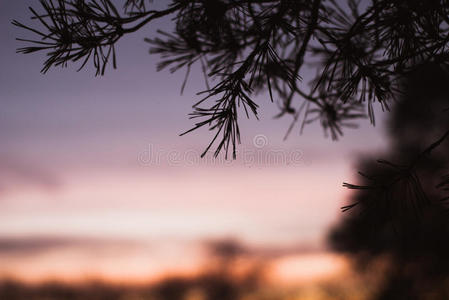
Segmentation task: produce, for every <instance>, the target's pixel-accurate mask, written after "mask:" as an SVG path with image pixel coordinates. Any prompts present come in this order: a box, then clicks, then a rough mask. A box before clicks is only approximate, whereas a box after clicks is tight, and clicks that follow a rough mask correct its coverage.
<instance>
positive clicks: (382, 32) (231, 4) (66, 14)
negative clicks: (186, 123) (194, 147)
mask: <svg viewBox="0 0 449 300" xmlns="http://www.w3.org/2000/svg"><path fill="white" fill-rule="evenodd" d="M116 2H118V1H114V2H113V1H111V0H41V1H40V4H41V10H35V9H33V8H30V10H31V14H32V19H33V20H34V21H35V22H37V23H36V24H35V25H33V27H30V26H29V25H25V24H24V23H21V22H18V21H13V24H14V25H16V26H19V27H21V28H23V29H26V30H27V31H29V32H31V33H32V34H33V35H35V36H36V38H34V39H33V38H30V39H19V40H21V41H24V42H29V43H31V44H32V45H31V46H25V47H23V48H20V49H18V52H20V53H32V52H37V51H42V52H46V53H47V56H48V58H47V60H46V61H45V63H44V67H43V69H42V72H44V73H45V72H47V71H48V70H49V69H50V68H51V67H54V66H63V67H64V66H66V65H67V64H68V63H69V62H78V61H79V64H80V68H83V67H84V66H85V65H86V64H87V63H89V61H91V62H92V63H93V65H94V67H95V68H96V74H97V75H100V74H104V72H105V70H106V67H107V65H108V64H110V63H112V65H113V67H114V68H115V67H116V59H115V50H114V49H115V48H114V46H115V44H116V43H117V42H118V41H119V40H120V38H121V37H122V36H124V35H126V34H130V33H133V32H135V31H137V30H139V29H140V28H142V27H143V26H147V25H149V24H150V23H151V22H152V21H153V20H155V19H158V18H162V17H169V16H171V17H172V18H173V19H172V20H173V22H174V23H175V29H174V31H173V32H171V33H167V32H162V31H159V35H158V36H156V37H152V38H148V39H146V41H147V42H148V43H150V44H151V50H150V52H151V53H156V54H160V55H161V57H162V60H161V62H160V63H159V65H158V69H159V70H161V69H164V68H169V69H170V71H171V72H176V71H177V70H179V69H185V71H186V79H185V81H184V83H183V84H182V89H183V88H184V86H185V84H186V81H187V77H188V75H189V73H190V69H191V66H192V65H193V64H195V63H197V64H200V65H201V67H202V69H203V72H204V76H205V79H206V86H207V88H206V90H205V91H203V92H202V93H200V94H201V95H203V96H202V97H203V98H202V99H200V100H199V101H198V102H196V103H195V104H194V106H193V108H194V111H193V113H192V114H191V118H193V119H196V120H198V121H197V123H196V124H195V126H194V127H193V128H192V129H191V130H189V131H187V132H190V131H192V130H195V129H197V128H199V127H203V126H207V127H209V129H210V130H212V131H214V135H213V138H212V141H211V143H210V144H209V145H208V146H207V147H206V150H205V151H204V153H203V155H204V154H205V153H206V152H207V151H208V150H209V149H210V148H211V147H212V146H213V145H215V147H216V151H215V155H218V154H219V153H220V151H222V150H224V151H225V153H226V155H227V154H228V151H229V150H231V152H232V154H233V157H235V150H236V144H237V143H239V142H240V131H239V124H238V116H239V114H241V113H242V112H243V113H244V114H246V116H247V117H249V116H250V115H253V116H255V117H256V118H257V109H258V104H257V103H255V101H254V100H253V95H254V93H256V92H258V91H268V93H269V95H270V98H271V101H272V102H276V103H277V104H278V106H279V109H280V112H279V115H278V117H281V116H284V115H291V116H292V118H293V122H292V126H291V127H290V128H289V129H288V131H287V135H288V134H289V133H290V131H291V130H292V129H293V128H294V125H295V124H297V123H299V124H300V126H299V127H300V130H301V131H302V130H303V128H304V126H305V125H306V124H309V123H311V122H314V121H319V122H320V123H321V125H322V127H323V128H324V131H325V133H326V134H328V133H329V134H330V135H331V137H332V139H337V138H338V137H339V136H341V135H343V131H342V129H343V127H354V126H356V124H355V123H353V121H354V120H356V119H360V118H363V117H364V116H365V115H366V114H365V113H364V111H365V108H367V111H368V116H369V117H370V119H371V122H372V123H374V112H373V104H374V103H375V102H378V103H380V105H381V106H382V108H384V109H388V108H389V106H390V104H389V103H390V100H391V99H393V97H394V96H395V95H396V93H397V92H398V89H399V88H398V86H399V84H398V83H399V82H400V80H401V78H403V76H404V75H406V74H408V73H409V72H410V71H411V70H413V67H414V66H415V65H416V64H417V63H422V62H429V61H432V62H434V63H435V64H438V65H440V66H446V65H447V64H448V62H449V57H448V52H447V45H448V39H449V35H448V30H449V18H448V15H449V2H448V1H447V0H421V1H420V0H412V1H411V0H395V1H391V0H372V1H366V2H362V1H360V0H347V1H337V0H313V1H310V0H276V1H274V0H172V1H167V3H168V4H167V7H166V9H164V10H154V9H153V7H152V5H153V4H152V1H145V0H126V1H123V2H122V3H121V4H120V5H117V4H116ZM306 63H308V64H309V65H310V66H312V67H314V68H316V71H317V72H316V76H314V78H312V79H311V80H310V82H308V84H306V83H304V82H302V81H301V75H304V65H305V64H306ZM209 79H217V80H218V84H216V85H213V86H209V84H208V81H209Z"/></svg>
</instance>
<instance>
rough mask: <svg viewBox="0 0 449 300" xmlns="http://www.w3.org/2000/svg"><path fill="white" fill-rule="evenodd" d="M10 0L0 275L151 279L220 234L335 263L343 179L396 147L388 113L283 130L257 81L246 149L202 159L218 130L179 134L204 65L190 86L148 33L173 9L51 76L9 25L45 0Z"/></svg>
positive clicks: (0, 173)
mask: <svg viewBox="0 0 449 300" xmlns="http://www.w3.org/2000/svg"><path fill="white" fill-rule="evenodd" d="M0 3H1V4H0V8H1V9H0V31H1V34H0V44H1V47H0V59H1V66H2V67H1V69H0V102H1V109H0V141H1V144H0V145H1V146H0V276H17V277H19V278H23V279H27V280H39V279H43V278H44V279H45V278H47V277H48V278H51V277H61V278H65V277H67V278H81V277H83V276H105V277H108V278H109V277H110V278H113V279H123V278H135V279H136V280H137V279H139V280H144V279H145V278H150V277H151V276H153V277H157V276H160V275H161V274H164V273H169V272H175V271H176V272H178V271H186V272H188V271H189V270H193V269H195V266H196V265H197V264H198V259H197V258H198V257H200V254H198V253H200V251H201V249H200V248H201V245H202V243H203V242H204V241H207V240H210V239H220V238H235V239H238V240H240V241H242V242H243V243H245V244H248V245H251V246H252V247H256V248H258V249H266V248H270V249H278V250H279V251H280V250H282V249H289V250H288V251H285V252H286V253H287V254H286V255H294V256H295V257H298V261H299V262H298V264H299V266H300V265H301V263H300V262H301V260H300V257H301V255H303V256H305V255H308V257H309V258H310V257H311V255H312V256H313V255H316V257H315V258H314V259H312V260H308V261H309V262H310V261H312V264H313V262H315V265H314V266H315V268H317V269H318V273H319V272H320V270H319V269H320V268H328V267H329V264H332V260H331V258H329V257H330V256H329V255H331V254H328V253H327V252H326V249H325V247H324V238H325V235H326V232H327V230H328V228H329V226H330V225H331V224H333V223H335V221H336V220H337V219H338V218H339V217H340V216H341V213H340V210H339V207H340V206H342V204H343V203H344V201H345V199H346V198H345V196H346V195H347V194H348V192H347V191H345V190H344V189H343V187H342V182H343V181H350V180H351V179H354V178H355V175H356V174H357V170H356V169H354V163H355V162H356V160H357V157H358V156H359V155H360V154H363V153H373V152H376V151H380V150H382V149H384V148H385V146H386V141H385V139H384V138H383V133H382V132H383V130H382V127H381V126H376V127H372V126H371V125H370V124H369V121H368V120H366V121H363V122H362V124H361V126H360V128H359V129H357V130H352V129H348V130H346V131H345V136H344V137H343V138H342V139H341V140H339V141H337V142H334V141H332V140H331V139H330V138H325V137H324V136H323V132H322V129H321V127H320V126H319V125H318V124H314V125H311V126H309V127H306V128H305V131H304V133H303V134H302V135H299V128H298V126H297V127H295V129H294V130H293V132H292V134H291V135H290V136H289V138H288V139H287V140H286V141H284V140H283V137H284V135H285V133H286V131H287V129H288V126H289V125H290V122H291V118H290V117H284V118H282V119H273V117H274V116H275V115H276V114H277V112H278V108H277V106H276V104H275V103H271V102H270V100H269V97H268V95H266V94H260V95H258V96H257V102H258V104H259V105H260V106H261V109H260V120H259V121H257V120H255V119H254V118H253V119H250V120H246V119H245V118H244V117H243V115H244V114H241V116H242V118H241V123H240V124H241V132H242V144H241V145H240V146H238V150H239V156H238V158H237V160H236V161H224V160H223V159H222V158H221V159H219V160H214V159H213V158H212V154H208V155H207V156H206V158H204V159H200V158H199V155H200V154H201V152H202V150H203V149H204V148H205V147H206V146H207V144H208V142H209V140H210V138H211V137H212V133H211V132H208V131H207V130H199V131H195V132H193V133H190V134H188V135H186V136H182V137H180V136H179V134H180V133H182V132H183V131H185V130H187V129H190V128H191V127H192V126H193V124H194V123H193V121H192V120H189V119H188V114H189V113H190V112H191V110H192V107H191V106H192V104H193V103H195V102H196V101H197V100H198V99H199V98H198V97H199V96H197V95H196V93H197V92H199V91H202V90H204V89H205V86H204V82H203V77H202V74H201V73H200V72H199V69H198V68H195V69H194V71H192V75H191V77H190V78H189V81H188V83H187V87H186V90H185V91H184V94H183V95H180V89H181V85H182V81H183V78H184V74H185V73H184V71H183V70H181V71H179V73H175V74H170V73H169V72H168V71H161V72H156V64H157V62H158V60H159V57H158V56H156V55H150V54H149V53H148V49H149V45H148V44H146V43H145V42H144V41H143V38H144V37H152V36H154V35H155V31H156V29H166V30H170V18H167V19H165V20H164V21H157V22H154V23H152V25H150V26H147V27H144V28H143V29H142V30H140V31H138V32H136V33H134V34H133V35H130V36H126V37H124V38H123V40H121V41H120V42H119V43H118V46H117V58H118V68H117V70H113V69H108V70H107V71H106V74H105V76H103V77H95V76H94V75H95V71H94V70H93V68H92V67H90V68H89V67H87V68H86V69H84V70H82V71H80V72H76V69H77V65H69V66H68V68H65V69H61V68H56V69H51V70H50V71H49V72H48V73H47V74H45V75H43V74H41V73H40V70H41V68H42V63H43V61H44V59H45V57H44V54H42V53H38V54H32V55H22V54H16V53H15V51H16V48H18V47H21V46H23V45H24V44H23V43H22V42H19V41H16V40H15V38H16V37H28V33H26V32H24V31H23V30H20V29H18V28H15V27H14V26H12V25H11V21H12V19H17V20H20V21H22V22H24V23H25V24H30V23H31V22H32V21H31V20H29V16H30V12H29V10H28V9H27V7H28V6H29V5H31V4H33V5H37V1H1V2H0ZM307 72H315V71H314V70H313V71H312V70H311V69H304V70H303V74H301V75H302V77H304V78H307ZM309 75H310V74H309ZM304 84H305V83H304ZM378 118H379V122H378V124H382V122H381V121H380V120H381V119H383V118H384V117H383V116H382V114H381V112H380V111H379V114H378ZM279 157H281V158H282V159H279ZM267 161H268V162H267ZM326 259H327V260H326ZM25 268H27V270H26V271H25ZM298 269H301V268H300V267H298ZM30 270H31V271H30ZM298 272H299V273H300V270H299V271H298ZM298 276H299V275H298Z"/></svg>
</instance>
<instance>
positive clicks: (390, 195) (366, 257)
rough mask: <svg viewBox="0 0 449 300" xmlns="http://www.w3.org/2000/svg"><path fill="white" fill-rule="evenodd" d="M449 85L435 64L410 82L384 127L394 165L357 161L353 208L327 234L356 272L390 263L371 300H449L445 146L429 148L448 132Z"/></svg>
mask: <svg viewBox="0 0 449 300" xmlns="http://www.w3.org/2000/svg"><path fill="white" fill-rule="evenodd" d="M448 82H449V76H448V74H447V73H446V72H445V71H444V70H442V69H441V67H440V66H438V65H437V64H425V65H421V66H419V67H417V69H416V71H415V72H413V73H411V74H409V76H408V80H407V81H406V82H405V84H404V85H405V88H404V94H403V96H402V99H401V100H400V101H399V102H398V103H397V104H396V106H395V108H394V110H393V113H392V115H391V119H390V121H389V123H388V125H389V126H388V128H389V134H390V139H391V148H390V150H389V153H386V154H384V155H382V156H383V157H385V158H387V159H388V161H390V160H391V161H395V162H399V164H393V163H389V162H387V161H386V160H383V161H379V162H376V161H372V160H371V159H369V158H364V159H362V160H361V162H360V163H359V165H360V169H361V170H363V171H364V172H365V174H364V175H363V176H362V177H361V183H360V185H347V186H348V187H349V188H354V189H355V191H354V193H353V202H352V203H353V204H351V205H350V206H353V205H354V204H356V206H354V208H353V213H352V214H351V215H349V216H348V217H347V218H345V219H344V220H343V221H342V222H341V224H339V225H338V226H336V227H335V228H334V229H333V230H332V232H331V234H330V244H331V246H332V247H333V248H334V249H336V250H337V251H341V252H344V253H348V254H349V255H351V256H352V257H353V258H354V261H355V262H356V263H357V265H358V266H359V267H361V268H362V269H363V267H367V266H370V267H372V266H375V263H376V262H377V261H378V259H379V258H380V257H383V258H384V259H387V260H388V262H389V263H388V266H387V271H384V272H383V274H385V275H384V276H385V277H384V282H383V285H382V288H381V289H380V290H379V291H378V294H377V295H374V297H373V298H374V299H448V297H449V288H448V283H449V216H448V214H447V208H448V207H447V203H446V202H447V200H448V199H449V198H448V196H449V193H448V189H447V187H448V177H447V176H444V174H445V173H447V171H448V170H447V167H448V163H449V156H448V153H449V142H448V141H445V142H444V140H443V139H442V138H440V139H439V140H438V141H437V142H436V143H434V144H431V146H430V147H427V145H429V143H431V141H432V139H435V138H436V137H438V135H439V134H440V133H441V132H442V131H443V132H444V130H445V129H447V128H449V119H448V116H447V114H448V113H449V112H448V111H444V109H443V108H444V107H447V106H448V104H449V85H448ZM445 135H447V133H446V134H445ZM440 142H441V143H440ZM438 143H440V144H438ZM437 144H438V147H434V146H436V145H437ZM426 147H427V149H426ZM423 149H426V150H424V151H423ZM431 152H432V153H431ZM430 154H432V155H430ZM410 162H411V163H410Z"/></svg>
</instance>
